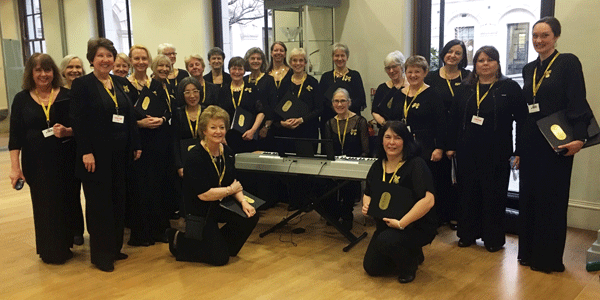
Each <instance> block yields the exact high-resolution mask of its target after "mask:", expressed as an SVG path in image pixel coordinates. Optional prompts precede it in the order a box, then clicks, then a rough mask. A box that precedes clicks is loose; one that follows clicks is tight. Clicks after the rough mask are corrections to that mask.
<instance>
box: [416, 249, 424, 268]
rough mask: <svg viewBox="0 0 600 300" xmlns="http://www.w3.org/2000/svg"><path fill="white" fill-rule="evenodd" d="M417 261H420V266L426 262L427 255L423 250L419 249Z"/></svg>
mask: <svg viewBox="0 0 600 300" xmlns="http://www.w3.org/2000/svg"><path fill="white" fill-rule="evenodd" d="M417 260H418V261H419V265H421V264H423V262H424V261H425V254H423V249H419V254H418V255H417Z"/></svg>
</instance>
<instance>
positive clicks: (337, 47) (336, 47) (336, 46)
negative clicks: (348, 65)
mask: <svg viewBox="0 0 600 300" xmlns="http://www.w3.org/2000/svg"><path fill="white" fill-rule="evenodd" d="M337 50H342V51H344V53H346V56H347V57H350V49H348V46H346V45H345V44H342V43H336V44H334V45H333V47H332V48H331V55H332V56H333V55H335V51H337Z"/></svg>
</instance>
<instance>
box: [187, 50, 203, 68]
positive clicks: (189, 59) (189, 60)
mask: <svg viewBox="0 0 600 300" xmlns="http://www.w3.org/2000/svg"><path fill="white" fill-rule="evenodd" d="M192 59H197V60H199V61H200V63H201V64H202V67H203V68H206V64H205V63H204V59H202V56H200V54H197V53H195V54H192V55H190V56H186V57H185V59H184V60H183V62H184V63H185V68H186V69H187V65H188V64H189V63H190V62H191V61H192Z"/></svg>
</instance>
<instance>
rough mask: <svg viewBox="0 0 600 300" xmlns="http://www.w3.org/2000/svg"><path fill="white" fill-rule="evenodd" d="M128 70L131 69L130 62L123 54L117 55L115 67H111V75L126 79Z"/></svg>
mask: <svg viewBox="0 0 600 300" xmlns="http://www.w3.org/2000/svg"><path fill="white" fill-rule="evenodd" d="M129 69H131V60H129V56H127V54H125V53H119V54H117V57H116V58H115V66H114V67H113V70H112V72H113V75H117V76H121V77H127V75H129Z"/></svg>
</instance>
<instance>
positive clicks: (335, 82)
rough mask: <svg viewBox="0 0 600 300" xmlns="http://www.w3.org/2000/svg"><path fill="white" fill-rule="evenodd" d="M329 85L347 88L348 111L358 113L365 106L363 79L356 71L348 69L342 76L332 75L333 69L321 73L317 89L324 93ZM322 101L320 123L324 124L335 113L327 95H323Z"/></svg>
mask: <svg viewBox="0 0 600 300" xmlns="http://www.w3.org/2000/svg"><path fill="white" fill-rule="evenodd" d="M331 86H339V87H344V88H345V89H347V90H348V93H349V94H350V99H352V105H351V106H350V111H352V112H354V113H355V114H357V115H360V112H361V111H362V110H363V109H365V107H366V106H367V101H366V98H365V87H364V86H363V81H362V78H361V77H360V73H358V71H355V70H350V69H348V73H346V75H344V76H343V77H334V76H333V70H331V71H328V72H325V73H323V75H322V76H321V81H319V90H321V93H323V94H324V95H325V93H327V90H328V89H329V88H330V87H331ZM332 92H335V91H332ZM323 101H324V102H323V112H322V113H321V124H323V125H324V124H325V122H327V121H328V120H329V119H331V118H333V117H334V116H335V115H336V113H335V111H334V110H333V107H332V106H331V99H328V98H327V96H325V97H323ZM322 128H323V127H322Z"/></svg>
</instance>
